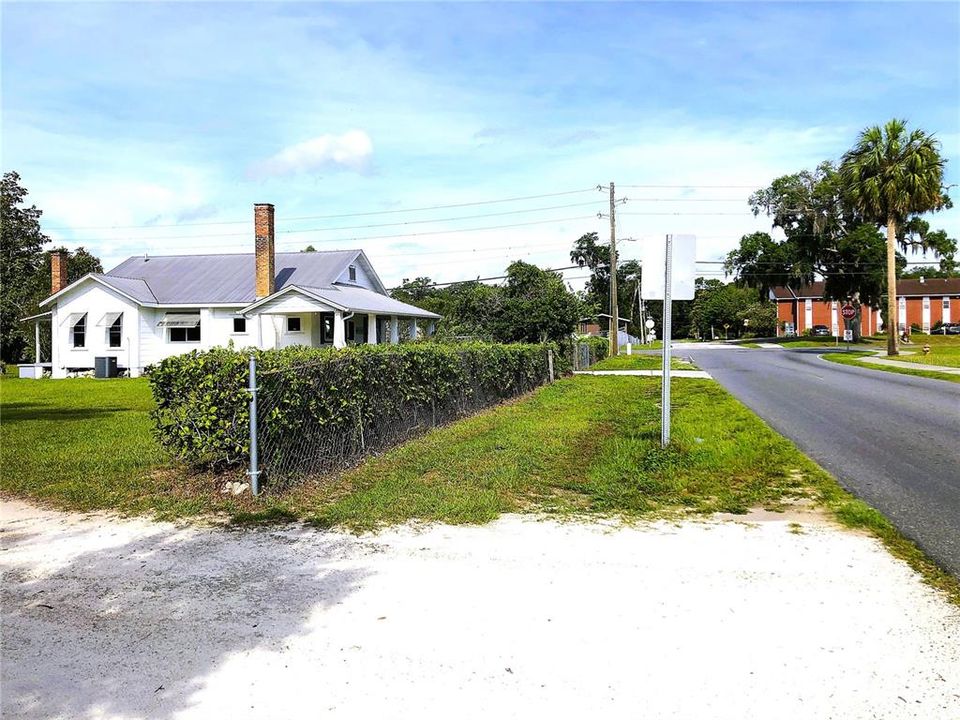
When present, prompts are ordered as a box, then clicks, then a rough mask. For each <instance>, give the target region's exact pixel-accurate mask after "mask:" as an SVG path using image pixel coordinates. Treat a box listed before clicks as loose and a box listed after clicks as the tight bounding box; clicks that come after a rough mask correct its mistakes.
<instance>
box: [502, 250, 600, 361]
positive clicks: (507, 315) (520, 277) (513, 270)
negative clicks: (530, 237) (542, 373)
mask: <svg viewBox="0 0 960 720" xmlns="http://www.w3.org/2000/svg"><path fill="white" fill-rule="evenodd" d="M502 297H503V301H502V306H501V308H500V312H499V313H497V315H496V318H495V321H494V325H493V329H494V335H495V336H496V338H497V339H498V340H501V341H503V342H544V341H546V340H553V341H557V342H559V341H561V340H563V339H564V338H566V337H569V335H570V333H571V332H573V328H574V325H576V323H577V320H578V319H579V318H580V314H581V311H582V309H583V307H582V304H581V302H580V300H579V299H578V298H577V296H576V295H574V294H573V293H572V292H570V291H569V290H568V289H567V286H566V285H565V284H564V282H563V277H562V276H561V275H560V273H556V272H550V271H548V270H542V269H540V268H538V267H537V266H536V265H531V264H530V263H525V262H523V261H521V260H517V261H515V262H513V263H511V264H510V266H509V267H508V268H507V279H506V282H505V283H504V284H503V287H502Z"/></svg>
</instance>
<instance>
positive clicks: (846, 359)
mask: <svg viewBox="0 0 960 720" xmlns="http://www.w3.org/2000/svg"><path fill="white" fill-rule="evenodd" d="M821 357H822V358H823V359H824V360H829V361H830V362H835V363H839V364H841V365H853V366H854V367H862V368H867V369H868V370H880V371H881V372H891V373H898V374H900V375H916V376H918V377H926V378H932V379H934V380H946V381H947V382H955V383H960V375H951V374H950V373H940V372H933V371H930V370H921V369H919V368H912V367H910V366H909V365H907V364H904V365H903V367H892V366H890V365H877V364H874V363H867V362H864V361H863V358H864V357H876V353H872V352H856V351H854V352H849V353H828V354H826V355H821ZM889 359H891V360H892V359H893V358H889Z"/></svg>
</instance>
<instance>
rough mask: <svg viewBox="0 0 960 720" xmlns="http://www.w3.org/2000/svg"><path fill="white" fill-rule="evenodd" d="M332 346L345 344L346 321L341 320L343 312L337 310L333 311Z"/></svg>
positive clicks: (340, 346) (337, 346) (341, 346)
mask: <svg viewBox="0 0 960 720" xmlns="http://www.w3.org/2000/svg"><path fill="white" fill-rule="evenodd" d="M333 346H334V347H335V348H343V347H346V346H347V331H346V323H344V322H343V313H342V312H341V311H339V310H334V311H333Z"/></svg>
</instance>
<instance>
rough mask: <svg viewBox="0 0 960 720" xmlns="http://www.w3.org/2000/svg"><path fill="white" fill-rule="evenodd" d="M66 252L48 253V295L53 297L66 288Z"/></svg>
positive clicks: (52, 251) (55, 251)
mask: <svg viewBox="0 0 960 720" xmlns="http://www.w3.org/2000/svg"><path fill="white" fill-rule="evenodd" d="M67 284H68V283H67V251H66V250H51V251H50V294H51V295H54V294H56V293H58V292H60V291H61V290H63V289H64V288H65V287H66V286H67Z"/></svg>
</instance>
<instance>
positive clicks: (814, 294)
mask: <svg viewBox="0 0 960 720" xmlns="http://www.w3.org/2000/svg"><path fill="white" fill-rule="evenodd" d="M823 286H824V283H823V282H815V283H811V284H810V285H807V286H805V287H803V288H800V289H799V290H793V289H791V288H788V287H776V288H773V289H772V290H771V291H770V299H771V300H773V301H774V302H775V303H776V304H777V335H783V334H784V332H785V327H784V326H785V325H787V326H792V327H793V328H794V332H796V333H797V334H798V335H799V334H802V333H803V332H804V331H806V330H808V329H810V328H811V327H813V326H814V325H826V326H827V327H828V328H830V331H831V333H832V334H833V335H839V334H841V332H842V331H843V318H842V317H840V308H841V307H842V306H843V302H838V301H836V300H825V299H824V297H823ZM897 305H898V307H899V317H898V318H897V321H898V323H899V325H900V328H901V329H902V330H909V329H910V326H911V325H918V326H920V327H921V328H922V329H923V331H924V332H929V330H930V328H931V327H933V326H934V325H936V324H937V323H938V322H944V323H948V322H960V277H954V278H918V279H911V280H898V281H897ZM882 329H883V321H882V320H881V317H880V309H879V308H872V307H869V306H867V305H863V306H862V307H861V309H860V330H861V332H862V333H863V334H864V335H873V334H874V333H877V332H880V331H881V330H882Z"/></svg>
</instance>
